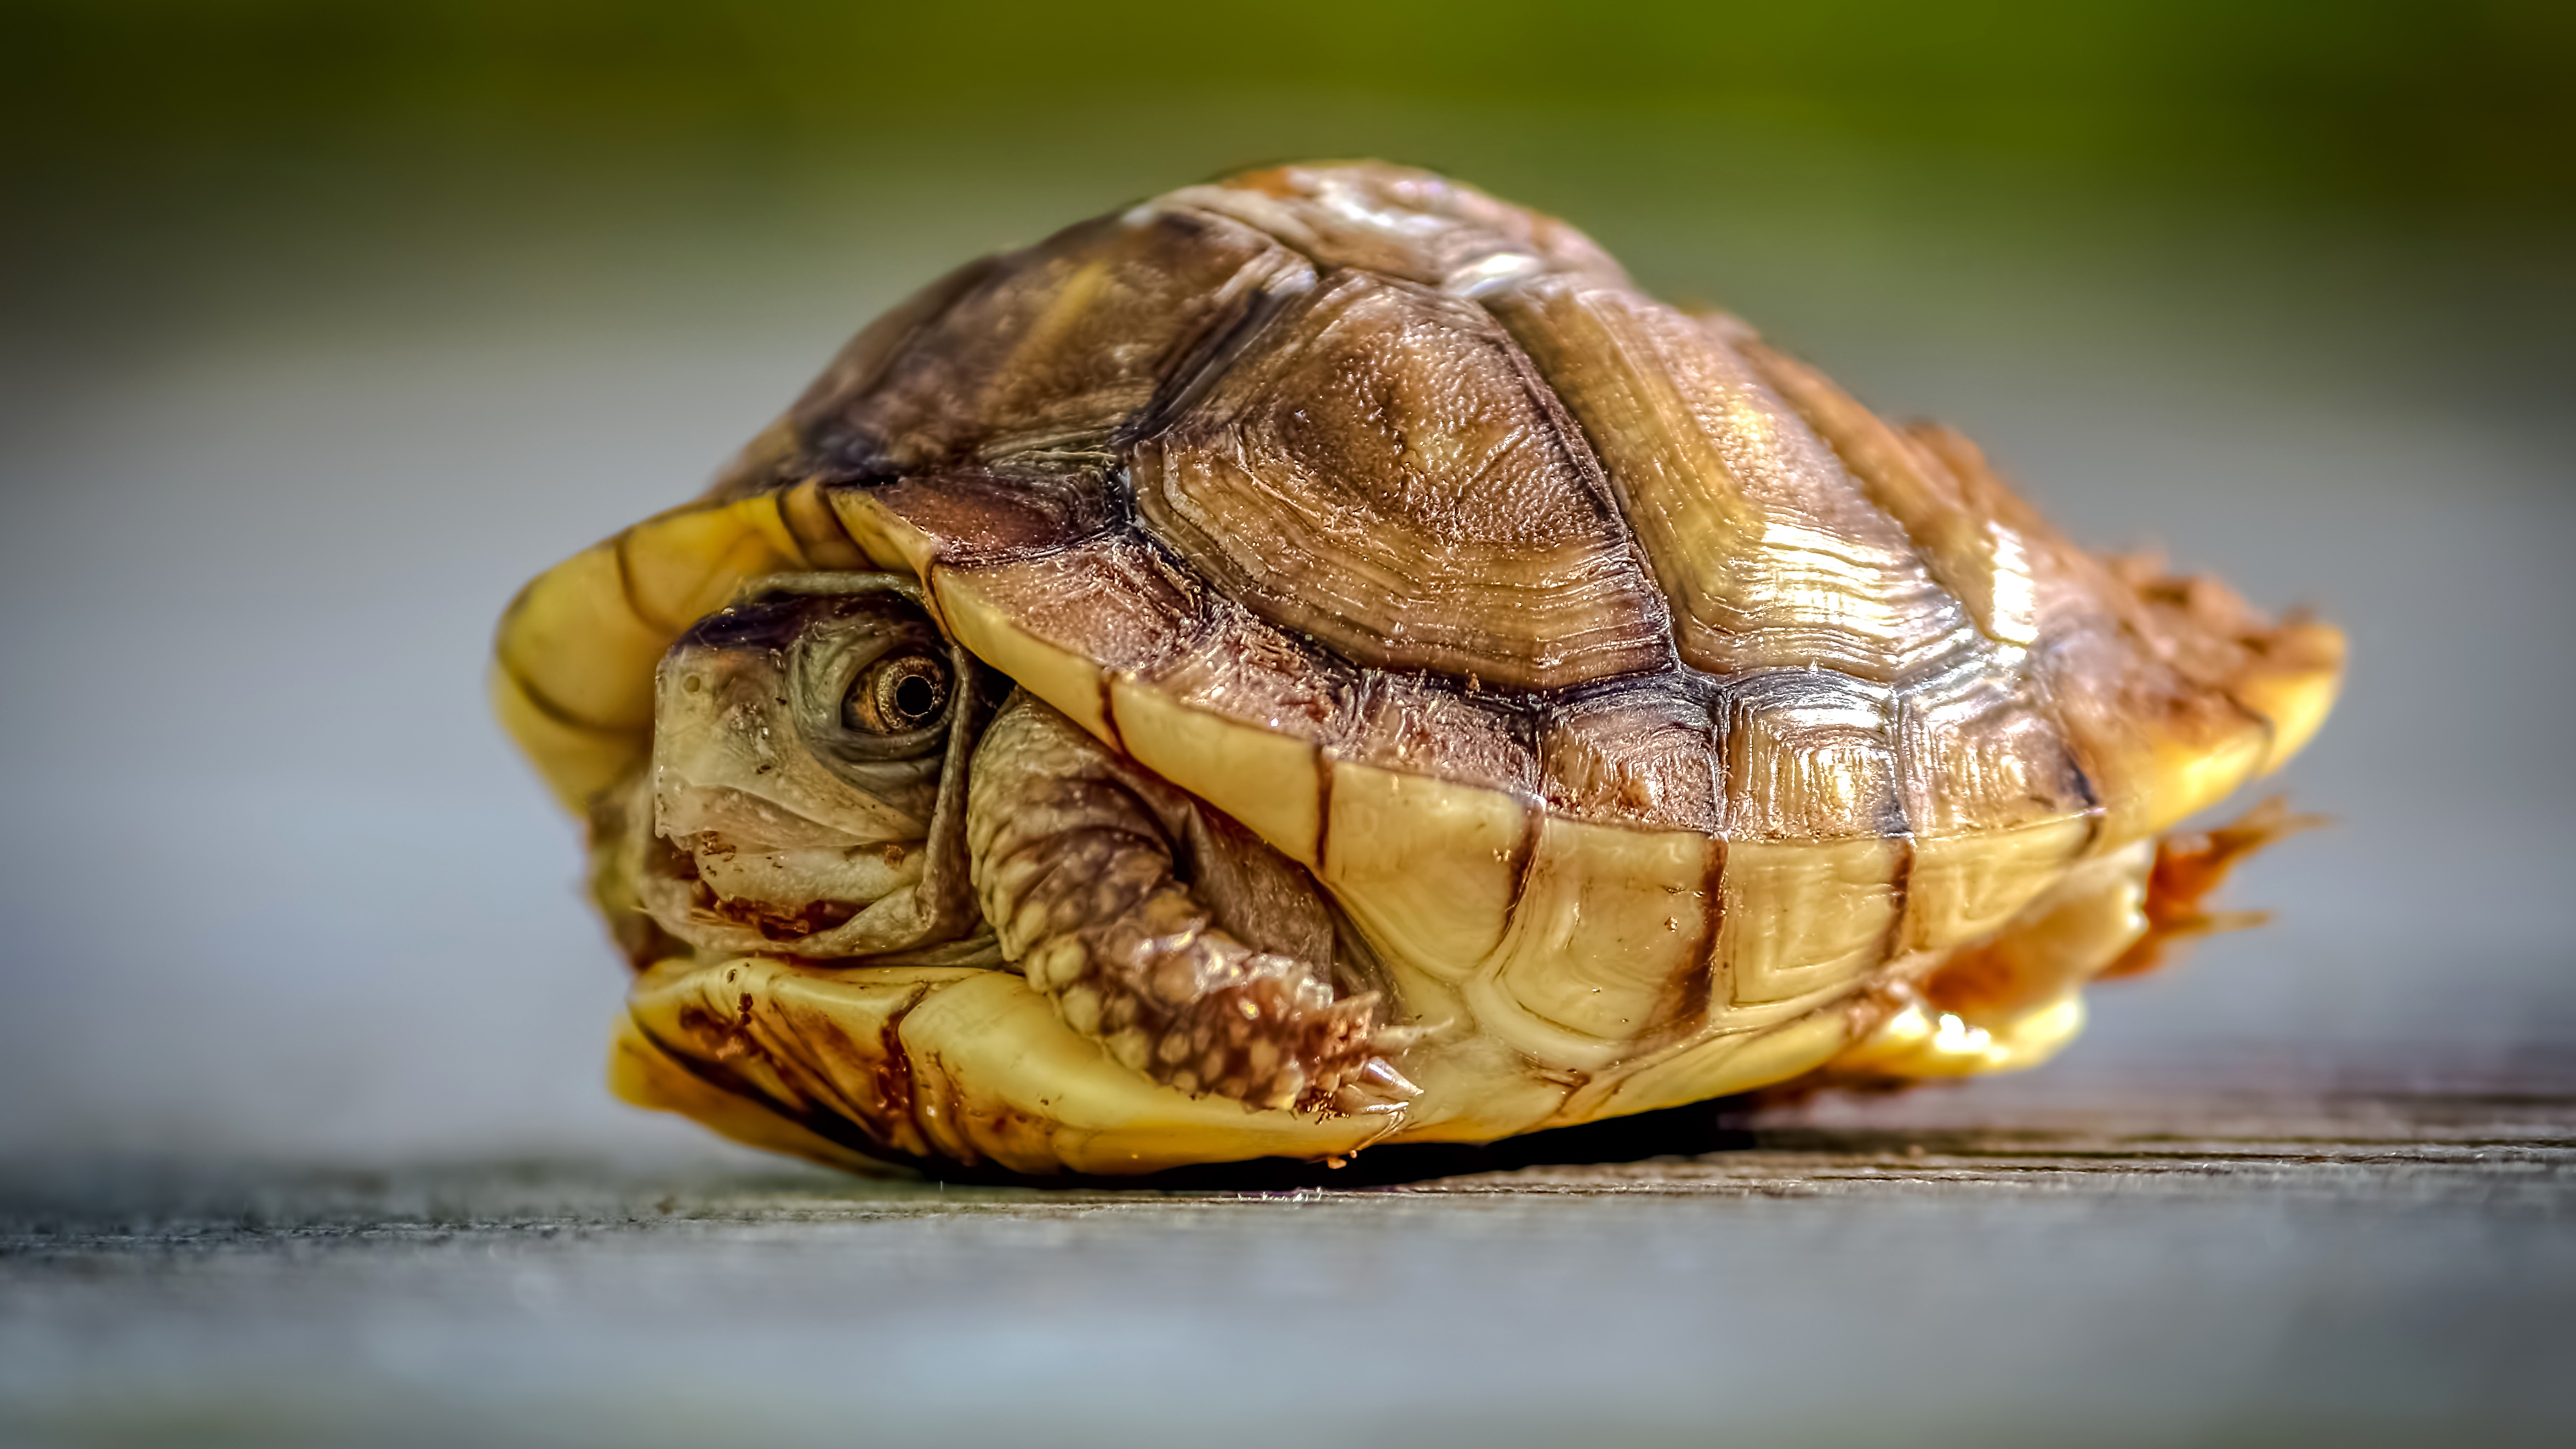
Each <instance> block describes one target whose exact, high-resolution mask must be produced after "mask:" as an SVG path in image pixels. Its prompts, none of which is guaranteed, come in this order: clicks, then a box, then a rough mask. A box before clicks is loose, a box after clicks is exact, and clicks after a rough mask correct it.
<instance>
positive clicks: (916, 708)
mask: <svg viewBox="0 0 2576 1449" xmlns="http://www.w3.org/2000/svg"><path fill="white" fill-rule="evenodd" d="M947 707H948V666H947V665H946V664H945V663H943V662H941V661H940V660H938V659H935V658H932V657H931V656H929V655H926V654H907V655H903V656H901V657H899V658H894V659H882V660H879V661H877V662H876V663H875V664H872V665H870V666H868V668H867V669H865V670H863V671H861V673H860V675H859V677H858V678H857V679H856V680H854V681H852V682H851V685H850V693H849V698H848V701H847V702H846V703H845V704H843V705H842V707H841V716H842V723H843V724H845V725H847V726H849V727H850V728H851V729H854V730H862V731H865V732H866V733H869V734H879V735H895V734H908V733H910V732H911V731H913V730H917V729H920V728H921V727H923V726H924V725H927V724H930V723H932V722H933V721H935V720H937V719H938V718H939V715H940V712H941V711H942V710H944V709H946V708H947Z"/></svg>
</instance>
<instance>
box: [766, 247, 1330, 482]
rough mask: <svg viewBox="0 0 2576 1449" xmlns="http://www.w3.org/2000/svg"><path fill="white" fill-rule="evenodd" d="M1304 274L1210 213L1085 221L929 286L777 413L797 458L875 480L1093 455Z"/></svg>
mask: <svg viewBox="0 0 2576 1449" xmlns="http://www.w3.org/2000/svg"><path fill="white" fill-rule="evenodd" d="M1312 275H1313V273H1312V268H1311V267H1310V266H1309V265H1308V264H1307V263H1306V262H1305V261H1304V260H1303V259H1302V258H1300V257H1298V256H1297V255H1296V254H1295V253H1293V252H1291V251H1289V250H1287V249H1286V248H1283V247H1281V246H1280V245H1279V244H1278V243H1277V242H1275V241H1273V240H1271V239H1270V238H1269V237H1267V236H1264V235H1262V234H1261V233H1259V232H1257V231H1254V230H1252V229H1250V228H1248V227H1245V226H1242V225H1240V224H1239V223H1236V222H1232V221H1228V220H1226V219H1224V218H1222V217H1216V216H1210V215H1206V214H1203V213H1197V212H1189V211H1159V212H1148V213H1145V214H1143V215H1141V216H1135V215H1131V216H1128V217H1112V218H1106V219H1103V220H1100V221H1095V222H1088V223H1085V224H1083V225H1081V226H1077V227H1074V228H1071V229H1069V230H1067V231H1064V232H1061V233H1059V234H1057V235H1056V236H1054V237H1052V238H1050V239H1049V240H1047V241H1046V242H1043V243H1041V244H1039V245H1038V246H1036V247H1032V248H1030V249H1029V250H1028V251H1025V252H1022V253H1018V254H1016V255H1014V256H1010V257H1006V258H1002V259H1000V260H999V261H997V262H996V263H994V264H993V265H991V266H989V267H987V268H984V269H982V270H979V271H974V272H971V273H969V274H967V275H965V276H963V277H960V278H955V279H952V280H950V281H949V282H946V283H943V284H942V285H939V286H935V287H934V288H933V289H932V290H931V292H930V293H929V294H927V295H926V296H925V298H923V299H918V300H917V301H916V303H915V304H913V305H911V306H909V307H908V308H907V309H905V317H904V325H902V326H901V327H900V328H898V329H895V335H892V336H890V337H879V338H875V339H868V338H863V339H862V342H863V343H866V344H867V345H865V346H861V345H859V344H854V345H853V350H854V351H856V352H857V353H858V354H859V355H858V356H856V357H853V358H850V359H848V360H847V361H844V362H841V363H836V364H835V366H834V368H833V369H832V370H831V371H830V372H829V373H827V374H826V375H825V377H824V380H823V381H822V382H821V383H820V384H818V385H817V387H816V388H815V389H814V390H813V391H811V392H809V393H808V394H807V396H806V397H805V398H804V399H803V400H801V401H800V402H799V403H798V404H797V405H796V407H795V408H794V409H792V410H791V411H790V414H789V417H790V420H791V422H792V423H793V426H794V431H795V433H796V435H797V438H798V441H799V445H800V449H801V461H802V463H803V465H804V466H805V467H806V468H807V469H809V470H811V471H815V472H819V473H821V474H823V475H824V476H827V477H831V478H836V479H857V478H885V477H894V476H899V475H903V474H907V473H919V472H923V471H927V470H933V469H937V468H939V467H941V466H942V465H945V464H948V463H952V462H954V461H956V460H959V459H963V458H969V457H973V458H982V459H995V458H1004V457H1010V456H1013V455H1018V454H1029V453H1048V452H1071V453H1077V454H1078V453H1083V452H1101V451H1103V450H1105V449H1107V447H1108V446H1109V444H1110V440H1111V438H1112V437H1113V435H1114V434H1116V433H1117V432H1118V431H1119V430H1120V429H1121V428H1122V427H1123V426H1125V425H1126V424H1128V423H1129V422H1130V420H1132V419H1134V418H1136V417H1137V416H1139V415H1140V414H1142V413H1144V412H1145V411H1146V410H1147V409H1148V408H1149V407H1150V406H1151V405H1152V403H1153V401H1154V399H1155V396H1156V394H1157V392H1158V391H1159V390H1160V389H1161V388H1162V387H1163V386H1164V384H1165V382H1166V380H1167V379H1169V378H1171V377H1172V376H1173V375H1174V374H1175V373H1177V372H1179V371H1181V370H1182V367H1183V364H1184V362H1185V360H1186V359H1187V358H1188V357H1189V356H1190V355H1191V353H1192V352H1193V350H1194V349H1197V348H1199V347H1201V346H1203V345H1205V344H1206V343H1207V341H1208V340H1209V339H1210V338H1211V337H1212V336H1217V335H1222V334H1223V333H1224V332H1225V331H1226V330H1227V329H1228V328H1230V327H1231V326H1232V325H1233V324H1234V323H1236V322H1237V321H1238V320H1240V319H1241V318H1242V317H1243V316H1244V315H1245V314H1246V313H1248V312H1251V311H1253V310H1255V309H1256V308H1257V307H1258V306H1259V305H1261V304H1262V302H1263V301H1264V299H1265V298H1266V297H1267V296H1268V294H1269V293H1271V292H1272V291H1274V290H1282V289H1284V290H1287V291H1292V292H1293V291H1295V290H1299V289H1301V288H1303V287H1304V286H1306V285H1308V284H1310V283H1311V280H1312Z"/></svg>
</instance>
